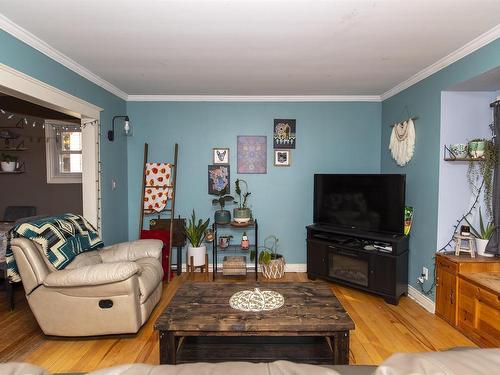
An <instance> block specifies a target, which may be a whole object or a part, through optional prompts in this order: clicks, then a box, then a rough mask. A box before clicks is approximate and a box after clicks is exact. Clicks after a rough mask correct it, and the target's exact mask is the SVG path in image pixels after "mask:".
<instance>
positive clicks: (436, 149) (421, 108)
mask: <svg viewBox="0 0 500 375" xmlns="http://www.w3.org/2000/svg"><path fill="white" fill-rule="evenodd" d="M499 65H500V40H497V41H495V42H492V43H490V44H489V45H487V46H485V47H483V48H481V49H480V50H478V51H476V52H475V53H473V54H471V55H469V56H467V57H465V58H463V59H461V60H459V61H457V62H455V63H454V64H452V65H450V66H448V67H446V68H445V69H443V70H441V71H439V72H437V73H436V74H434V75H432V76H430V77H428V78H427V79H424V80H422V81H420V82H418V83H417V84H415V85H413V86H411V87H410V88H408V89H406V90H404V91H402V92H401V93H399V94H397V95H395V96H393V97H391V98H389V99H387V100H385V101H384V102H383V103H382V143H381V172H382V173H406V175H407V180H406V181H407V185H406V197H407V198H406V201H407V204H408V205H410V206H413V207H414V208H415V217H414V224H413V228H412V233H411V241H410V273H409V275H410V276H409V277H410V283H411V284H412V285H414V286H416V282H415V280H416V278H417V277H418V276H420V272H421V270H422V266H426V267H428V268H429V269H430V270H431V271H432V269H433V268H434V266H433V263H434V261H433V256H434V253H435V251H436V250H437V247H438V244H437V243H436V241H437V240H436V238H437V218H438V191H439V159H440V157H442V154H441V152H442V151H441V149H442V145H441V144H440V140H439V137H440V116H441V91H443V90H446V89H447V88H448V87H450V86H452V85H454V84H457V83H459V82H462V81H465V80H468V79H470V78H472V77H474V76H476V75H479V74H481V73H484V72H485V71H487V70H490V69H493V68H495V67H497V66H499ZM405 106H408V110H409V112H410V114H411V115H412V116H418V120H417V121H416V123H415V127H416V134H417V140H416V147H415V156H414V158H413V160H412V161H410V163H409V164H408V165H407V166H406V167H403V168H401V167H398V166H397V165H396V163H395V162H394V160H393V159H392V158H391V156H390V152H389V150H388V144H389V136H390V131H391V128H390V127H389V125H390V124H393V123H394V122H398V121H402V120H405V119H406V117H407V116H406V111H405V109H404V108H405ZM464 199H468V197H464ZM428 284H430V282H428ZM425 287H426V288H427V287H429V285H427V284H426V285H425Z"/></svg>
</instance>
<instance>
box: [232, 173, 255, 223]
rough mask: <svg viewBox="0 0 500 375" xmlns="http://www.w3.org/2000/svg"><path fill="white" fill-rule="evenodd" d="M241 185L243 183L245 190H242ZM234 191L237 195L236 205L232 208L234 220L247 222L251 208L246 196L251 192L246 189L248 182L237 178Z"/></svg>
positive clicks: (250, 214) (249, 218) (250, 216)
mask: <svg viewBox="0 0 500 375" xmlns="http://www.w3.org/2000/svg"><path fill="white" fill-rule="evenodd" d="M241 185H245V192H242V190H241ZM234 191H235V193H236V195H237V196H238V202H235V203H237V204H238V207H236V208H234V209H233V217H234V221H236V222H237V223H247V222H249V221H250V220H251V219H252V210H250V208H249V207H248V197H249V196H250V195H251V194H252V193H250V192H249V191H248V184H247V182H246V181H245V180H240V179H237V180H236V182H235V188H234Z"/></svg>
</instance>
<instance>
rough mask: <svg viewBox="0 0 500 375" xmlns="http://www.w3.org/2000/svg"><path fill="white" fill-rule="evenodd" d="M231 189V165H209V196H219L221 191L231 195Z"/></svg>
mask: <svg viewBox="0 0 500 375" xmlns="http://www.w3.org/2000/svg"><path fill="white" fill-rule="evenodd" d="M230 189H231V183H230V177H229V165H209V166H208V194H211V195H219V193H220V192H221V191H224V192H225V193H226V194H229V192H230V191H229V190H230Z"/></svg>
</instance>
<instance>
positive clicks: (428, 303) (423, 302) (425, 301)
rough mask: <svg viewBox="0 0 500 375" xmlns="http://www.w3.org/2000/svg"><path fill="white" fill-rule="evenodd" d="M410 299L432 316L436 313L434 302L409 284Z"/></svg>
mask: <svg viewBox="0 0 500 375" xmlns="http://www.w3.org/2000/svg"><path fill="white" fill-rule="evenodd" d="M408 297H410V298H411V299H412V300H414V301H415V302H416V303H418V304H419V305H420V306H422V307H423V308H424V309H426V310H427V311H429V312H430V313H431V314H434V311H435V310H436V304H435V303H434V301H433V300H431V299H430V298H429V297H427V296H426V295H425V294H423V293H421V292H420V291H419V290H418V289H416V288H415V287H413V286H411V285H409V284H408Z"/></svg>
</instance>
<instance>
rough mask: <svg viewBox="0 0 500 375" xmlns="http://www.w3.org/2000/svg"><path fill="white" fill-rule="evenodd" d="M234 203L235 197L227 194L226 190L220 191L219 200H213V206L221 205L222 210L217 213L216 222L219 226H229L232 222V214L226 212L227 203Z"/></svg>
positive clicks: (215, 214) (215, 215)
mask: <svg viewBox="0 0 500 375" xmlns="http://www.w3.org/2000/svg"><path fill="white" fill-rule="evenodd" d="M232 202H234V197H232V196H231V195H227V194H226V189H224V190H221V191H219V198H214V199H212V204H213V205H219V207H220V210H217V211H215V213H214V221H215V222H216V223H217V224H229V223H230V222H231V212H230V211H228V210H225V209H224V207H225V206H226V203H232Z"/></svg>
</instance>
